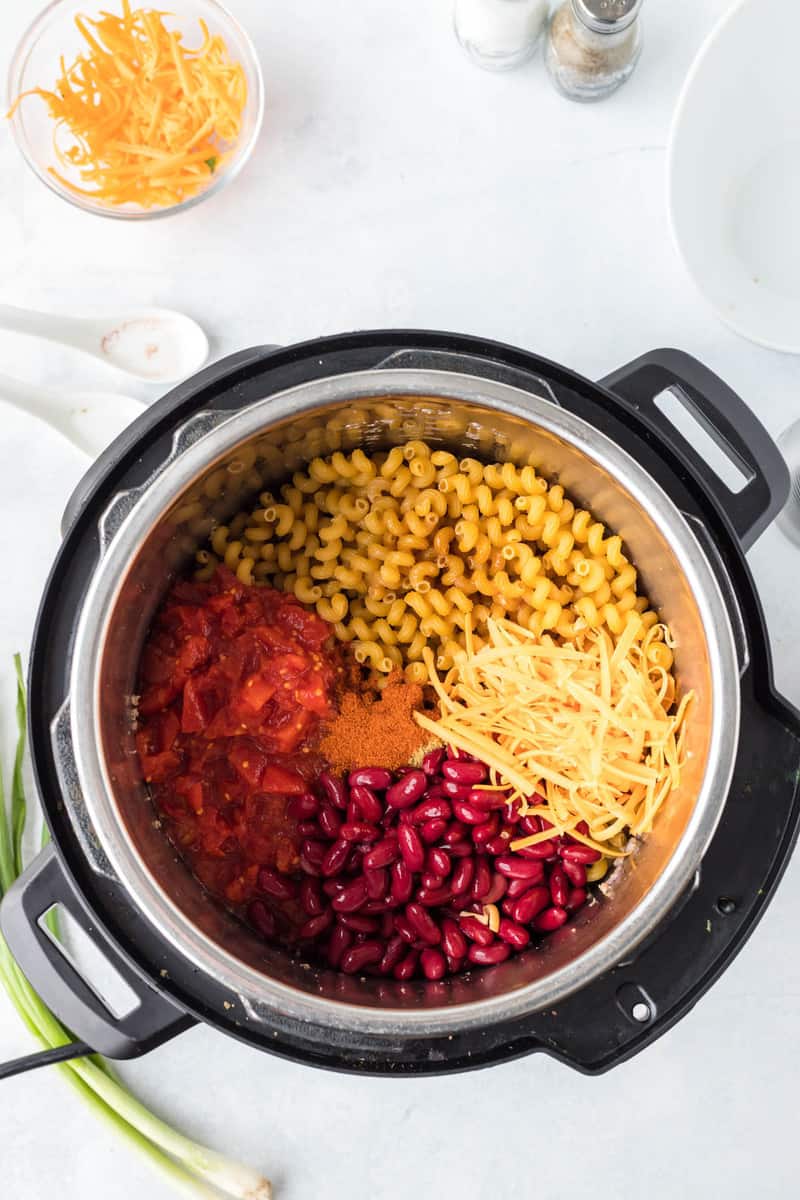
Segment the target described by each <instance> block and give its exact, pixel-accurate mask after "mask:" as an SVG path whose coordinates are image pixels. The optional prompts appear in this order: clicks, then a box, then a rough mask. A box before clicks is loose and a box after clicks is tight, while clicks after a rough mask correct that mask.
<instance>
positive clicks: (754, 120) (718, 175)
mask: <svg viewBox="0 0 800 1200" xmlns="http://www.w3.org/2000/svg"><path fill="white" fill-rule="evenodd" d="M798 47H800V4H798V2H797V0H740V2H739V3H738V4H736V5H734V7H733V9H732V10H731V11H730V12H729V13H728V14H727V15H726V16H725V17H724V18H723V20H722V21H720V23H719V24H718V25H717V27H716V29H714V31H713V32H712V33H711V35H710V36H709V37H708V39H707V40H706V42H705V44H704V45H703V47H702V49H701V50H700V53H699V54H698V56H697V58H696V60H695V62H694V64H693V66H692V68H691V70H690V72H689V75H688V78H687V80H686V83H685V85H684V88H683V92H682V93H681V96H680V99H679V101H678V107H677V110H676V113H675V118H674V121H673V125H672V132H671V136H670V148H669V155H668V193H669V207H670V219H671V223H672V230H673V234H674V237H675V242H676V244H677V247H678V250H679V252H680V254H681V255H682V257H683V260H684V262H685V263H686V266H687V268H688V270H689V273H690V275H691V276H692V278H693V280H694V282H695V284H696V285H697V287H698V288H699V289H700V291H701V292H702V294H703V295H704V296H705V298H706V299H707V300H708V301H709V303H710V304H711V305H712V306H713V307H714V309H715V310H716V312H717V315H718V316H719V317H720V318H721V319H722V320H723V321H724V322H725V323H726V324H727V325H729V326H730V327H731V328H732V329H734V330H735V331H736V332H737V333H740V334H742V335H743V336H744V337H747V338H750V339H751V341H754V342H759V343H760V344H761V345H763V346H768V347H770V348H771V349H774V350H784V351H789V352H791V353H800V69H799V68H798Z"/></svg>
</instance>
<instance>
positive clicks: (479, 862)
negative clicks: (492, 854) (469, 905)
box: [470, 854, 492, 900]
mask: <svg viewBox="0 0 800 1200" xmlns="http://www.w3.org/2000/svg"><path fill="white" fill-rule="evenodd" d="M491 886H492V872H491V870H490V868H489V860H488V858H487V857H486V856H485V855H484V854H479V855H478V857H477V858H476V859H475V874H474V876H473V879H472V886H471V888H470V896H471V897H472V899H473V900H482V899H483V898H484V896H485V895H486V893H487V892H488V891H489V888H490V887H491Z"/></svg>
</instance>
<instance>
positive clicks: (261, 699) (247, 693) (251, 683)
mask: <svg viewBox="0 0 800 1200" xmlns="http://www.w3.org/2000/svg"><path fill="white" fill-rule="evenodd" d="M276 686H277V685H276V684H274V683H270V681H269V680H268V679H265V678H264V676H263V675H251V676H250V678H249V679H246V680H245V682H244V687H243V688H242V690H241V691H240V692H239V699H240V701H241V703H242V704H244V705H245V706H246V707H247V708H249V709H252V711H253V712H258V711H259V710H260V709H262V708H263V707H264V705H265V704H266V703H267V701H268V700H271V699H272V697H273V696H274V695H275V689H276Z"/></svg>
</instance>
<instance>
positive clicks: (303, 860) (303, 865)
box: [300, 849, 321, 875]
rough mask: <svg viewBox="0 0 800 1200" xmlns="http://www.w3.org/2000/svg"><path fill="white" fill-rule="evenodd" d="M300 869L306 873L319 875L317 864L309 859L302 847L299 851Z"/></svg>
mask: <svg viewBox="0 0 800 1200" xmlns="http://www.w3.org/2000/svg"><path fill="white" fill-rule="evenodd" d="M300 870H301V871H303V872H304V873H305V874H306V875H320V874H321V872H320V869H319V866H318V865H317V864H316V863H314V862H312V861H311V859H310V858H308V857H307V856H306V854H305V852H304V851H303V850H302V849H301V851H300Z"/></svg>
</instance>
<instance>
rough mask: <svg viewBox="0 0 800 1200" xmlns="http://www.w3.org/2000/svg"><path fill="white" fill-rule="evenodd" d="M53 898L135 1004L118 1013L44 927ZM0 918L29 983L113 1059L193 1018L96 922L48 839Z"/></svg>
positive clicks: (138, 1050) (136, 1051)
mask: <svg viewBox="0 0 800 1200" xmlns="http://www.w3.org/2000/svg"><path fill="white" fill-rule="evenodd" d="M54 905H60V906H62V907H63V908H64V909H66V910H67V911H68V912H69V914H70V916H71V918H72V920H73V921H74V922H75V923H76V924H77V925H78V926H80V927H81V929H82V930H83V932H84V934H85V935H86V936H87V937H88V938H90V939H91V941H92V942H93V943H94V945H95V946H96V947H97V949H98V951H99V952H100V953H101V954H102V955H103V957H104V958H105V959H106V960H107V962H108V964H109V965H110V967H111V968H112V969H113V971H114V972H115V973H116V975H117V976H119V977H120V978H121V980H122V981H124V984H125V987H126V988H127V990H128V991H129V992H130V993H131V994H133V995H134V996H135V997H136V1003H135V1007H133V1008H129V1009H128V1011H127V1012H123V1013H121V1014H120V1015H119V1016H116V1015H115V1014H114V1013H113V1012H112V1011H111V1010H110V1009H109V1007H108V1006H107V1004H106V1003H105V1002H104V1001H103V1000H102V999H101V997H100V995H99V994H98V992H97V991H96V990H95V989H94V988H93V987H92V986H91V985H90V984H89V983H88V982H87V981H86V979H85V978H84V977H83V976H82V975H81V974H80V972H79V970H78V968H77V966H76V964H75V963H74V962H73V961H72V959H71V957H70V956H69V954H68V952H66V951H65V948H64V947H63V946H62V945H61V943H60V942H59V941H58V940H57V939H55V938H53V937H52V935H51V933H50V931H49V930H48V929H47V928H46V925H45V918H46V916H47V913H48V912H49V911H50V909H52V908H53V906H54ZM0 925H2V929H3V933H4V935H5V937H6V940H7V942H8V945H9V947H10V949H11V953H12V954H13V955H14V957H15V958H16V960H17V962H18V963H19V965H20V967H21V968H22V971H23V972H24V974H25V976H26V978H27V979H28V982H29V983H30V984H31V986H32V987H34V988H35V989H36V991H37V992H39V994H40V995H41V997H42V999H43V1000H44V1001H45V1003H46V1004H47V1005H48V1006H49V1007H50V1008H52V1010H53V1012H54V1013H55V1014H56V1016H57V1017H58V1019H59V1020H60V1021H61V1022H62V1024H64V1025H66V1027H67V1028H68V1029H70V1030H71V1031H72V1033H73V1034H74V1035H75V1036H76V1037H77V1038H79V1039H80V1040H81V1041H82V1042H84V1043H85V1044H86V1045H87V1046H91V1048H92V1050H94V1051H96V1052H97V1053H99V1054H105V1055H107V1056H108V1057H109V1058H135V1057H137V1056H138V1055H140V1054H145V1053H146V1052H147V1051H148V1050H152V1049H154V1047H156V1046H159V1045H161V1043H162V1042H165V1041H168V1040H169V1039H170V1038H172V1037H175V1035H176V1034H178V1033H181V1032H182V1031H183V1030H184V1029H187V1028H188V1027H189V1026H190V1025H192V1024H194V1021H193V1019H192V1018H191V1017H189V1016H188V1015H187V1014H186V1013H184V1012H182V1011H181V1010H180V1009H178V1008H176V1007H175V1006H174V1005H173V1004H172V1003H171V1002H170V1001H169V1000H167V999H166V998H165V997H163V996H161V995H159V994H158V993H157V992H155V991H154V990H153V989H152V988H151V987H150V986H149V985H148V984H147V983H145V982H144V980H143V979H142V978H141V977H140V976H139V975H138V974H137V973H136V972H135V971H133V970H132V969H131V967H129V966H128V963H127V962H126V961H125V959H123V958H122V956H121V955H120V954H119V952H118V951H117V950H116V949H115V948H114V947H113V946H112V945H111V944H110V942H109V941H108V939H107V938H106V937H105V936H104V935H103V934H102V932H101V931H100V930H99V929H98V928H97V926H96V925H95V924H94V922H93V921H92V919H91V917H90V916H89V914H88V913H87V911H86V909H85V908H84V906H83V905H82V904H81V902H80V900H79V899H78V896H77V895H76V893H75V891H74V889H73V888H72V885H71V884H70V882H69V880H68V879H67V877H66V876H65V874H64V872H63V870H62V868H61V865H60V863H59V861H58V858H57V857H56V853H55V850H54V849H53V847H52V846H48V847H47V848H46V849H45V850H43V851H42V852H41V853H40V854H39V855H38V856H37V857H36V858H35V859H34V861H33V862H32V863H31V864H30V866H29V867H28V868H27V870H25V871H24V872H23V874H22V875H20V877H19V879H18V880H17V881H16V883H15V884H14V885H13V887H11V888H10V889H9V890H8V892H7V894H6V896H5V897H4V899H3V903H2V907H0Z"/></svg>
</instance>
